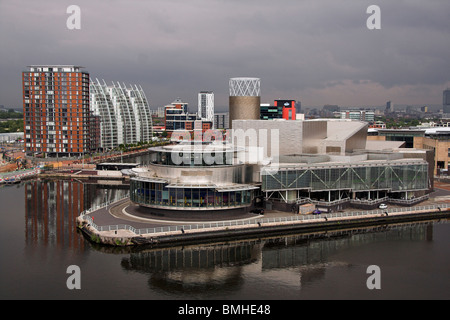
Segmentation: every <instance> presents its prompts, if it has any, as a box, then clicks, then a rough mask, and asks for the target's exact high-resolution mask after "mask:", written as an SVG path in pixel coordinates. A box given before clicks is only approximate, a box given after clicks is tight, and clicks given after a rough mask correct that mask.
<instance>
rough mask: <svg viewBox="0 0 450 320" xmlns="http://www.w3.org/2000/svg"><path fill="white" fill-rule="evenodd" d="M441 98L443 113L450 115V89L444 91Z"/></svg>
mask: <svg viewBox="0 0 450 320" xmlns="http://www.w3.org/2000/svg"><path fill="white" fill-rule="evenodd" d="M442 96H443V97H442V106H443V111H444V113H450V89H447V90H444V92H443V95H442Z"/></svg>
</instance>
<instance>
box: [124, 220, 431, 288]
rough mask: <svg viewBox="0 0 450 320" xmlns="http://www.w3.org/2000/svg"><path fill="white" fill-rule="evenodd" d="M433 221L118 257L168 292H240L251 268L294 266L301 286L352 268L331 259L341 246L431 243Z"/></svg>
mask: <svg viewBox="0 0 450 320" xmlns="http://www.w3.org/2000/svg"><path fill="white" fill-rule="evenodd" d="M432 230H433V223H432V222H421V223H412V224H411V223H409V224H401V225H395V226H381V227H376V228H368V229H353V230H340V231H336V232H326V233H315V234H301V235H289V236H283V237H275V238H265V239H256V240H249V241H241V242H226V243H216V244H211V245H202V246H189V247H174V248H166V249H147V250H142V251H140V252H134V253H130V255H129V257H127V258H124V259H122V262H121V265H122V268H123V269H124V270H126V271H135V272H139V273H143V274H148V275H149V286H150V287H151V289H153V290H154V289H157V290H161V291H164V292H166V293H171V294H173V293H175V292H180V293H181V292H186V290H187V291H189V292H202V291H204V290H209V291H213V292H223V291H227V292H229V291H230V290H231V291H238V290H239V288H240V287H241V286H242V285H243V283H244V282H245V277H244V276H243V275H244V274H245V273H246V270H247V271H248V270H249V269H250V268H256V270H253V271H251V272H253V273H257V274H260V273H261V272H270V271H273V270H280V269H281V270H282V269H286V270H290V271H292V270H294V272H296V273H297V274H298V275H299V279H300V283H298V284H292V285H298V286H299V287H302V286H303V285H306V284H310V283H313V282H315V281H318V280H320V279H322V278H323V277H324V276H325V273H326V271H327V270H329V269H330V268H337V267H339V268H352V265H350V264H348V263H345V262H341V261H334V260H333V255H334V254H335V253H336V252H338V251H340V250H344V249H348V248H354V247H359V246H364V245H366V244H370V243H374V242H386V241H399V240H407V241H411V240H412V241H430V240H431V239H432Z"/></svg>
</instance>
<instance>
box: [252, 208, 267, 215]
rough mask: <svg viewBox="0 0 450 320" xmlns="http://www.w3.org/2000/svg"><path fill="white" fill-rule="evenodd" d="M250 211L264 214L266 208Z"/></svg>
mask: <svg viewBox="0 0 450 320" xmlns="http://www.w3.org/2000/svg"><path fill="white" fill-rule="evenodd" d="M250 212H251V213H256V214H264V209H253V210H251V211H250Z"/></svg>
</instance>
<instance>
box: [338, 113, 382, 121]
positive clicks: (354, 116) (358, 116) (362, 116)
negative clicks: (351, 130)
mask: <svg viewBox="0 0 450 320" xmlns="http://www.w3.org/2000/svg"><path fill="white" fill-rule="evenodd" d="M341 119H350V120H358V121H366V122H374V121H375V112H373V111H367V110H350V111H341Z"/></svg>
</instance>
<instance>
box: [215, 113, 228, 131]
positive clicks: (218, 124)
mask: <svg viewBox="0 0 450 320" xmlns="http://www.w3.org/2000/svg"><path fill="white" fill-rule="evenodd" d="M229 128H230V125H229V114H228V112H221V113H215V114H214V129H229Z"/></svg>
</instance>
